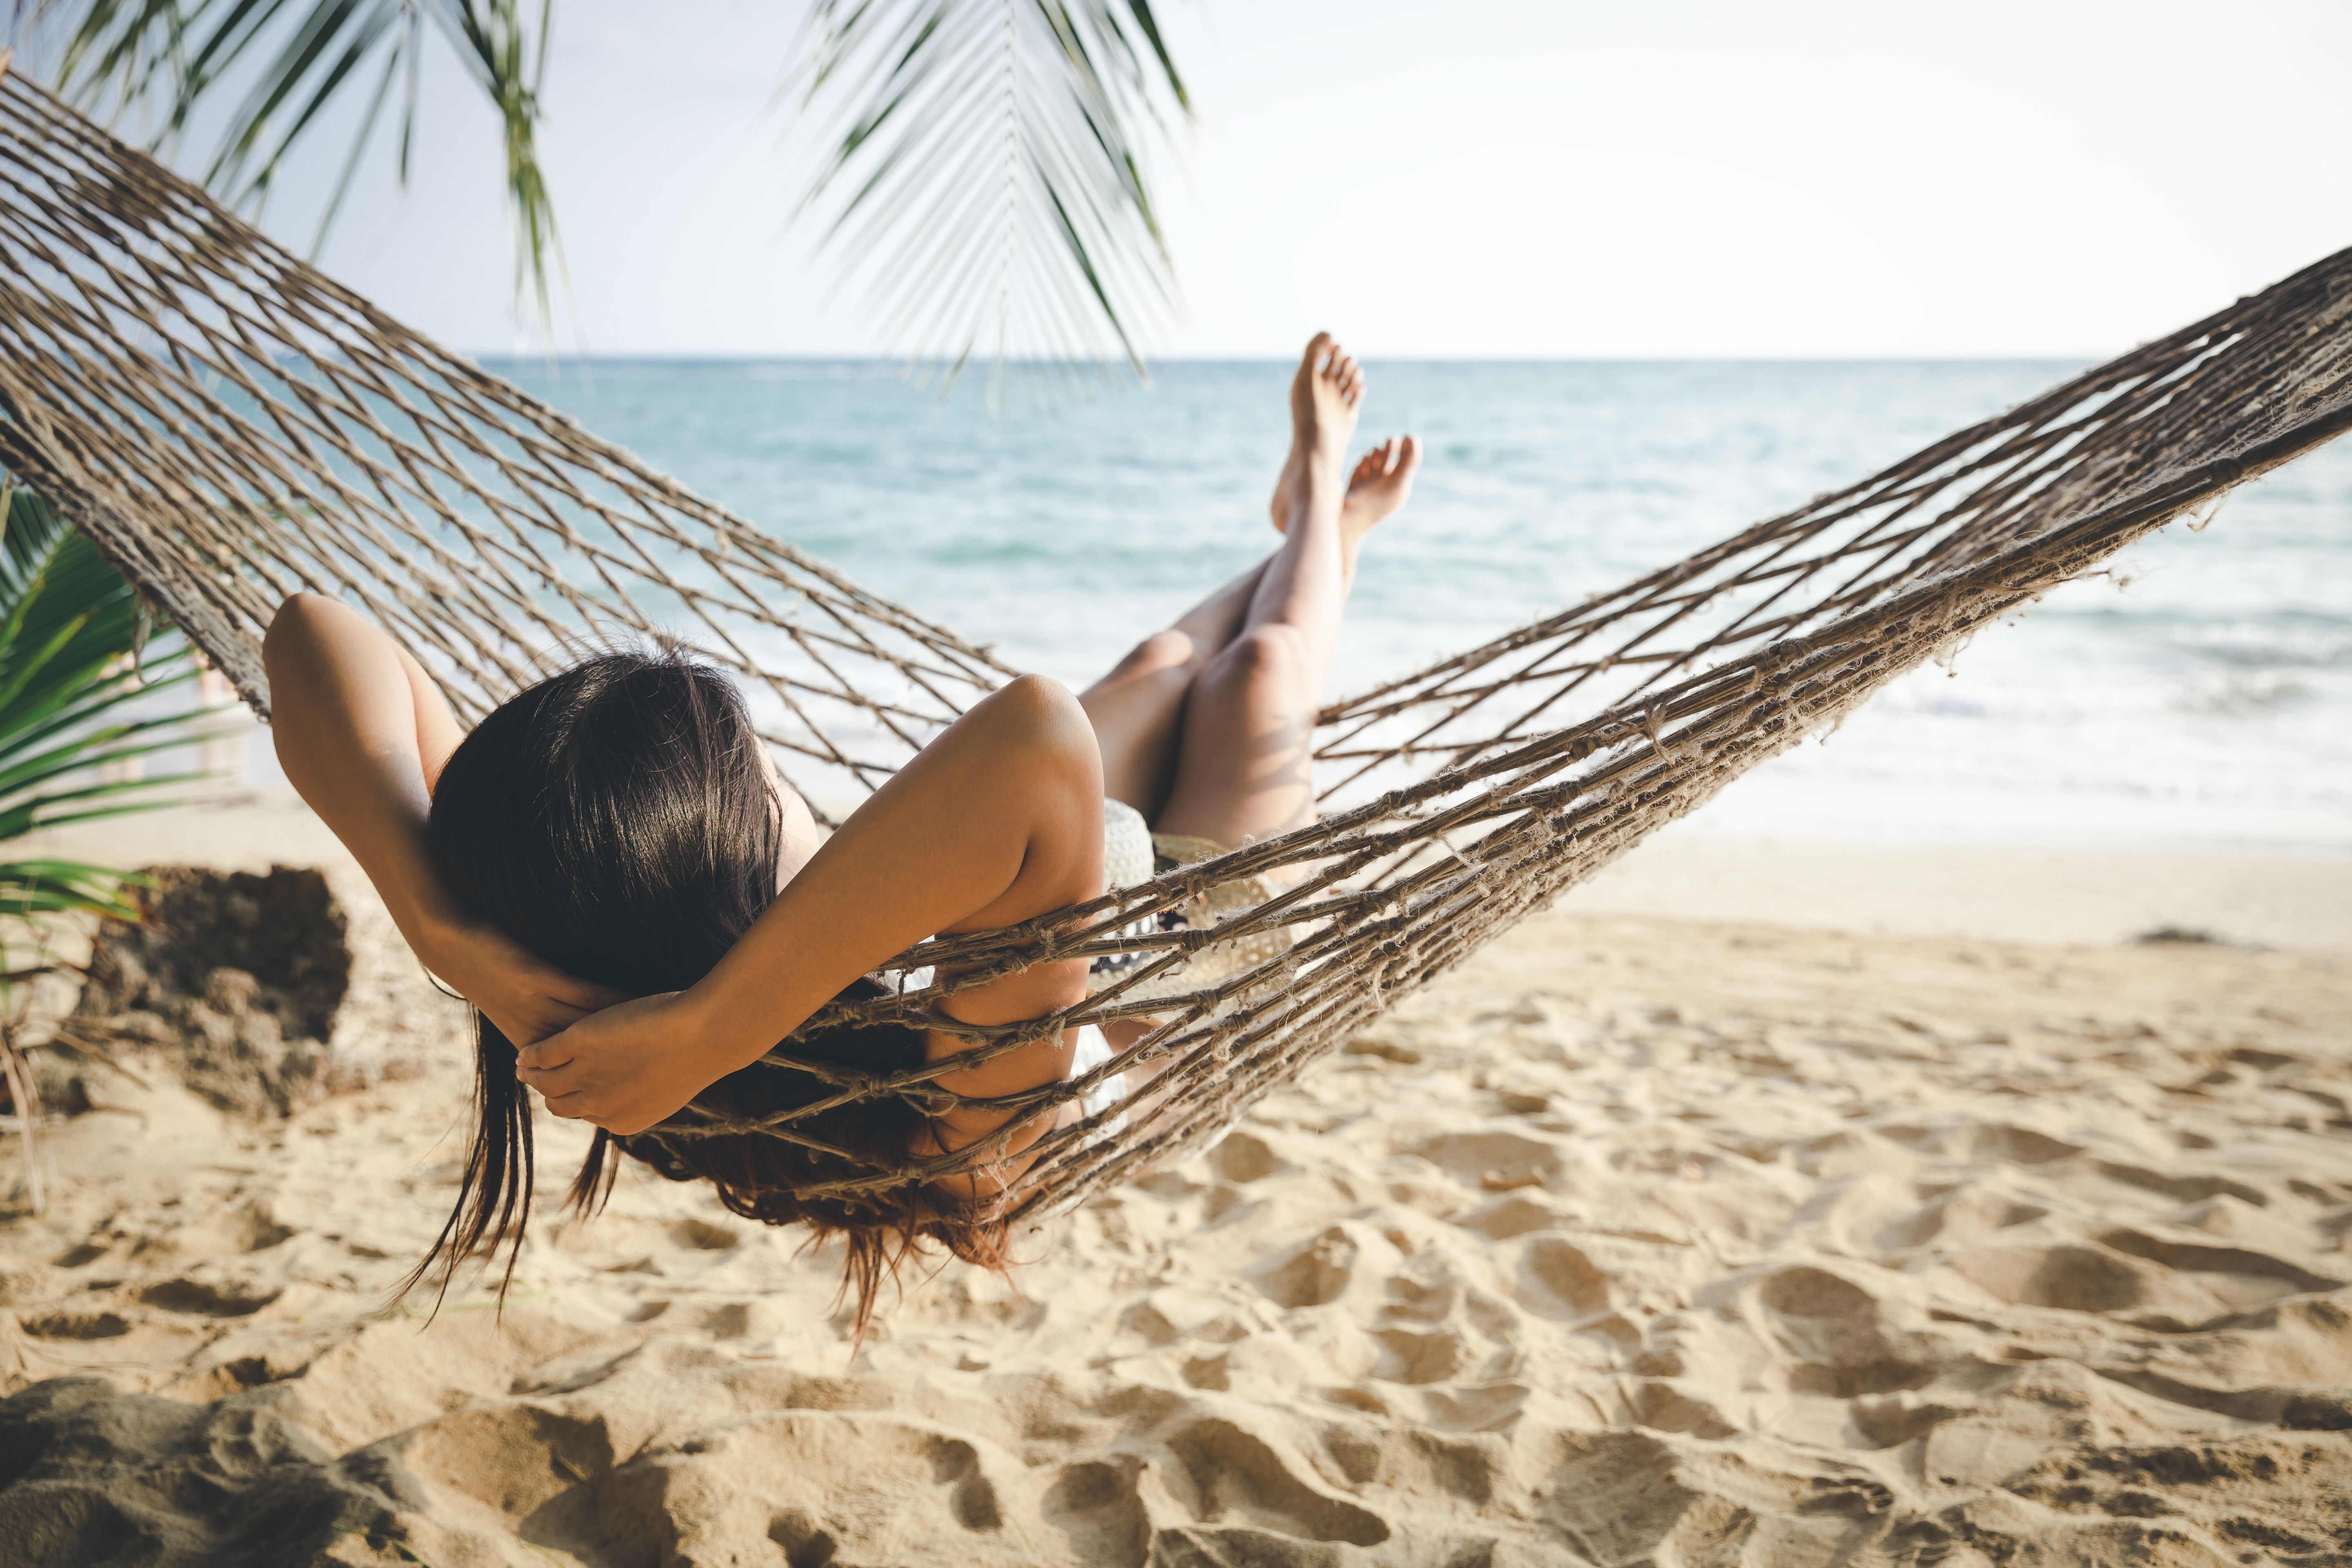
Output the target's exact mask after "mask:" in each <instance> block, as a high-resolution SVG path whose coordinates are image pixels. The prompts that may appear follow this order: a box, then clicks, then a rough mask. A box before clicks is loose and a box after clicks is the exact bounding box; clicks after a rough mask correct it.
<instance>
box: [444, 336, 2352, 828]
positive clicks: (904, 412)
mask: <svg viewBox="0 0 2352 1568" xmlns="http://www.w3.org/2000/svg"><path fill="white" fill-rule="evenodd" d="M488 368H491V369H493V370H495V371H497V372H498V373H499V374H506V375H509V376H510V377H511V378H512V379H514V380H516V381H518V382H520V384H523V385H524V386H526V387H528V388H529V389H530V391H532V392H533V393H535V394H536V395H540V396H542V397H544V398H546V399H547V400H548V401H549V402H551V403H552V404H554V405H557V406H558V407H561V408H562V409H564V410H566V411H567V412H570V413H572V414H573V415H575V416H578V417H579V418H580V419H581V421H582V422H583V424H585V425H586V426H588V427H589V428H591V429H593V430H594V431H596V432H597V433H598V434H600V435H602V436H604V437H607V438H609V439H612V440H614V441H617V442H619V443H620V444H622V445H623V446H625V447H631V448H633V449H634V450H635V451H636V452H637V453H639V454H640V455H641V456H643V457H644V458H646V459H647V460H648V461H649V462H650V463H652V464H653V465H654V466H655V467H656V468H662V469H665V470H667V472H669V473H671V474H673V475H674V476H676V477H677V479H680V480H681V481H683V482H684V483H685V484H687V485H688V487H690V488H691V489H696V490H698V491H700V492H701V493H703V494H705V495H708V496H709V497H711V498H713V499H715V500H719V501H721V502H723V503H724V504H726V505H727V506H729V507H730V508H732V509H733V510H736V511H738V512H740V513H741V514H742V515H744V516H746V517H748V518H750V519H751V520H752V521H755V522H757V523H759V524H761V526H762V527H764V528H767V529H768V530H770V531H772V532H774V533H776V534H777V535H779V536H781V537H782V538H785V539H788V540H791V541H792V542H795V543H797V544H799V545H801V546H803V548H805V549H807V550H809V551H811V552H814V553H815V554H817V555H818V556H820V557H823V558H824V559H825V560H827V561H829V562H831V563H834V564H835V565H837V566H839V567H840V568H842V569H843V570H845V572H846V573H848V574H849V575H851V576H852V577H854V578H856V579H857V580H858V581H860V582H862V583H863V584H866V586H868V587H870V588H872V589H874V590H875V591H877V592H878V593H881V594H883V595H887V596H889V597H891V598H894V599H897V600H898V601H900V602H901V603H904V604H906V605H909V606H911V607H913V608H915V609H917V610H919V611H921V612H923V613H925V614H927V615H929V616H933V617H935V618H937V619H940V620H942V621H944V622H946V623H947V624H949V625H950V626H955V627H956V628H957V629H959V630H960V631H961V632H963V633H964V634H965V635H966V636H968V637H973V638H974V639H976V640H979V641H982V642H994V643H997V644H999V645H1001V651H1002V653H1003V656H1004V657H1005V658H1007V659H1008V660H1009V661H1010V662H1012V663H1013V664H1015V665H1017V666H1020V667H1023V668H1034V669H1041V670H1044V671H1045V672H1046V673H1048V674H1052V675H1055V676H1057V677H1059V678H1061V679H1065V680H1067V681H1070V682H1071V683H1073V684H1082V683H1083V682H1084V681H1086V680H1087V679H1090V678H1091V677H1092V676H1093V674H1095V673H1096V672H1097V671H1098V670H1099V669H1100V668H1102V667H1103V666H1105V665H1107V664H1108V662H1109V661H1110V660H1111V659H1112V658H1116V657H1117V655H1118V653H1119V652H1120V651H1121V650H1122V649H1123V648H1124V647H1126V646H1127V645H1128V644H1129V643H1130V642H1132V641H1133V640H1134V639H1135V638H1136V637H1139V636H1140V635H1142V634H1143V633H1145V632H1148V631H1150V630H1151V629H1153V628H1154V627H1156V626H1160V625H1161V624H1163V623H1164V622H1165V621H1166V620H1167V619H1168V618H1170V617H1171V616H1173V615H1174V614H1176V613H1177V612H1178V611H1180V610H1181V609H1182V608H1183V607H1184V605H1187V604H1188V603H1190V602H1191V600H1192V598H1194V597H1195V596H1197V595H1199V594H1200V593H1202V591H1204V590H1205V589H1207V588H1208V587H1210V586H1212V585H1213V584H1215V583H1216V582H1218V581H1221V580H1222V579H1223V578H1224V577H1225V576H1228V575H1230V574H1233V573H1234V572H1237V571H1240V570H1242V569H1243V568H1244V567H1245V566H1247V565H1248V564H1249V563H1251V562H1253V561H1254V560H1255V559H1256V558H1257V556H1258V555H1259V554H1261V553H1263V552H1265V550H1266V549H1267V548H1268V547H1269V546H1270V545H1271V543H1272V542H1273V536H1272V534H1271V532H1270V531H1269V527H1268V523H1267V518H1266V506H1265V502H1266V494H1267V490H1268V489H1269V487H1270V486H1271V483H1272V480H1273V478H1274V475H1275V472H1276V468H1278V466H1279V464H1280V462H1281V459H1282V455H1283V451H1284V448H1285V447H1286V443H1287V439H1288V432H1287V426H1286V419H1285V415H1284V401H1283V399H1284V388H1285V385H1286V381H1287V379H1288V375H1289V371H1290V367H1289V366H1288V365H1286V364H1282V363H1231V364H1214V363H1180V364H1171V365H1166V366H1162V367H1160V370H1159V372H1158V373H1157V378H1156V382H1155V384H1153V385H1152V386H1151V387H1150V388H1149V389H1147V390H1142V391H1131V392H1123V393H1109V394H1105V395H1098V396H1095V397H1091V398H1071V399H1068V400H1066V401H1064V402H1062V403H1061V404H1059V405H1055V406H1050V407H1049V406H1030V407H1016V408H1015V409H1013V410H1012V411H1010V412H1007V413H1003V414H992V413H991V412H989V411H988V410H987V409H986V408H985V407H984V406H982V400H981V399H980V398H979V397H978V396H977V395H969V394H967V395H958V396H957V397H955V398H953V399H950V400H948V401H944V402H943V401H941V400H940V398H938V397H937V396H935V395H926V394H923V393H919V392H917V391H915V390H913V389H912V388H910V387H909V386H908V385H907V384H904V383H902V382H901V381H900V380H898V377H897V376H896V375H894V374H892V373H891V372H890V371H889V370H887V368H881V367H876V366H873V365H869V364H864V363H857V364H842V363H814V362H781V363H777V362H717V363H713V362H689V363H667V362H650V361H603V362H598V363H594V364H593V365H592V366H589V367H586V368H584V369H583V368H581V367H577V366H566V367H564V368H563V369H562V371H561V372H560V373H558V374H550V372H549V370H548V368H547V367H546V366H545V365H544V364H542V363H506V364H494V365H491V366H489V367H488ZM2078 368H2079V366H2078V365H2076V364H2074V363H2051V362H2041V363H2033V362H2023V363H2007V362H1968V363H1712V364H1710V363H1626V364H1609V363H1458V364H1457V363H1395V364H1374V365H1373V366H1371V374H1372V385H1371V390H1370V397H1369V401H1368V403H1367V405H1366V412H1365V416H1364V420H1363V424H1362V426H1361V429H1360V445H1369V444H1370V442H1371V441H1373V440H1377V439H1378V438H1379V437H1381V436H1383V435H1386V434H1390V433H1392V432H1397V431H1402V430H1411V431H1413V432H1415V433H1416V434H1418V435H1419V436H1420V437H1422V439H1423V442H1424V443H1425V445H1426V447H1427V451H1428V458H1427V462H1426V465H1425V467H1424V468H1423V477H1422V479H1421V481H1420V484H1419V486H1418V488H1417V489H1416V490H1415V493H1414V497H1413V500H1412V505H1411V506H1410V507H1408V508H1407V509H1406V510H1405V511H1404V512H1402V514H1400V515H1399V516H1398V517H1397V518H1395V519H1394V520H1392V521H1391V522H1389V523H1388V524H1386V525H1384V526H1383V527H1382V529H1381V531H1380V532H1379V533H1378V534H1376V535H1375V536H1374V538H1373V539H1372V541H1371V542H1370V544H1369V545H1368V547H1367V549H1366V551H1365V553H1364V557H1363V563H1362V568H1361V572H1360V577H1359V580H1358V584H1357V588H1356V594H1355V598H1354V600H1353V603H1352V605H1351V606H1350V621H1349V627H1348V631H1347V634H1346V637H1345V639H1344V641H1343V644H1342V647H1341V652H1340V658H1339V668H1338V669H1337V670H1336V671H1335V674H1334V678H1333V691H1334V694H1335V695H1338V694H1343V693H1345V692H1347V691H1349V690H1352V689H1357V688H1360V687H1362V686H1365V685H1369V684H1370V683H1372V682H1373V681H1375V680H1376V679H1381V678H1383V677H1386V676H1388V675H1391V674H1395V673H1399V672H1401V671H1402V670H1405V669H1408V668H1412V667H1413V666H1414V665H1416V664H1418V663H1420V662H1422V661H1423V660H1424V659H1426V658H1430V657H1431V656H1433V655H1435V654H1439V653H1443V652H1448V651H1453V650H1455V649H1459V648H1463V647H1470V646H1473V645H1475V644H1476V643H1479V642H1482V641H1484V640H1486V638H1487V637H1491V636H1493V635H1494V634H1495V633H1496V632H1497V631H1499V630H1502V629H1504V628H1507V627H1508V626H1512V625H1514V624H1517V623H1518V622H1521V621H1525V620H1527V619H1528V618H1530V617H1533V616H1538V615H1542V614H1546V613H1549V612H1550V611H1552V610H1555V609H1558V608H1559V607H1560V606H1561V605H1565V604H1568V603H1570V602H1572V601H1575V600H1578V599H1580V598H1582V597H1583V596H1584V595H1587V594H1589V593H1591V591H1593V590H1594V589H1596V588H1600V587H1603V586H1607V585H1610V584H1614V583H1617V582H1619V581H1622V580H1623V579H1624V578H1626V577H1629V576H1631V575H1633V574H1636V573H1639V572H1641V571H1643V570H1646V569H1648V568H1650V567H1653V566H1655V565H1658V564H1660V563H1664V562H1667V561H1671V560H1673V559H1675V558H1677V557H1680V556H1682V555H1683V554H1685V553H1686V552H1689V551H1690V550H1692V549H1693V548H1695V547H1696V546H1698V545H1701V544H1703V543H1706V542H1708V541H1711V540H1714V539H1717V538H1719V537H1721V536H1723V535H1725V534H1727V533H1729V532H1731V531H1734V530H1736V529H1738V528H1739V527H1741V526H1743V525H1745V524H1747V523H1748V522H1751V521H1755V520H1757V519H1759V518H1761V517H1765V516H1769V515H1770V514H1772V513H1775V512H1778V511H1781V510H1786V509H1787V508H1789V507H1790V506H1793V505H1796V504H1799V503H1801V502H1802V501H1803V500H1806V499H1807V498H1809V497H1811V496H1812V495H1814V494H1816V493H1818V492H1820V491H1822V490H1824V489H1832V488H1838V487H1842V486H1843V485H1845V484H1847V483H1850V482H1852V481H1853V480H1854V479H1859V478H1862V477H1863V476H1864V475H1866V474H1868V473H1871V472H1873V471H1874V470H1875V469H1877V468H1881V467H1883V466H1885V464H1886V463H1888V462H1890V461H1892V460H1894V459H1895V458H1900V457H1902V456H1903V455H1905V454H1906V453H1908V452H1910V451H1912V450H1914V449H1916V448H1917V447H1921V446H1924V445H1925V444H1927V442H1928V441H1930V440H1933V439H1934V438H1936V437H1939V436H1942V435H1944V434H1946V433H1947V432H1948V431H1950V430H1952V429H1954V428H1957V427H1958V426H1963V425H1966V424H1968V423H1970V422H1972V421H1974V420H1976V419H1979V418H1982V417H1984V416H1986V415H1988V414H1990V413H1994V412H1997V411H1998V410H2000V409H2001V408H2003V407H2006V406H2008V405H2011V404H2014V403H2016V402H2018V401H2019V400H2021V399H2022V398H2024V397H2026V396H2028V395H2032V394H2033V393H2035V392H2038V391H2040V390H2041V389H2042V388H2043V387H2045V386H2048V385H2049V384H2052V383H2053V382H2056V381H2058V380H2060V379H2062V378H2063V376H2065V375H2066V374H2070V373H2071V372H2073V371H2074V370H2076V369H2078ZM973 390H975V391H976V389H973ZM2115 576H2116V577H2122V578H2128V580H2129V581H2128V584H2127V585H2126V586H2124V587H2122V588H2118V587H2117V585H2116V582H2115V581H2114V580H2111V579H2110V580H2095V581H2092V582H2089V583H2084V584H2072V585H2069V586H2068V587H2066V588H2064V589H2062V590H2060V591H2059V592H2057V593H2055V594H2053V595H2050V596H2049V597H2048V598H2047V599H2045V600H2044V601H2043V603H2042V605H2039V606H2038V607H2037V608H2036V609H2035V610H2034V612H2033V613H2032V615H2031V616H2029V617H2027V618H2026V619H2025V620H2024V621H2023V623H2022V624H2021V625H2018V626H2013V627H2004V628H2000V629H1999V630H1997V631H1992V632H1988V633H1987V634H1985V635H1984V636H1982V637H1979V638H1978V639H1977V641H1976V642H1975V643H1974V644H1973V645H1972V646H1971V647H1969V649H1968V650H1967V651H1966V652H1964V653H1963V654H1962V655H1961V656H1960V658H1958V661H1957V664H1956V667H1955V671H1954V673H1952V674H1950V675H1948V674H1947V673H1946V672H1945V671H1944V670H1942V669H1940V668H1933V669H1929V670H1925V671H1922V672H1920V673H1918V674H1916V675H1914V676H1911V677H1908V678H1906V679H1904V680H1902V681H1899V682H1897V683H1896V684H1895V686H1894V687H1892V688H1891V689H1889V690H1887V691H1886V692H1885V693H1884V694H1883V695H1882V696H1881V697H1880V698H1879V699H1878V700H1876V701H1875V702H1874V703H1873V704H1872V706H1871V707H1870V708H1869V709H1868V710H1865V711H1864V713H1863V714H1861V715H1859V716H1857V717H1856V718H1854V719H1853V720H1852V721H1849V722H1848V723H1847V725H1846V726H1845V727H1844V728H1843V730H1842V731H1840V732H1839V733H1838V734H1837V735H1836V736H1835V737H1834V738H1833V739H1832V741H1831V742H1828V743H1827V744H1825V745H1822V746H1819V747H1813V746H1808V747H1806V748H1804V749H1803V750H1802V751H1801V752H1797V753H1793V754H1791V755H1790V756H1789V757H1787V758H1784V759H1781V760H1780V761H1778V762H1776V763H1771V764H1769V765H1768V766H1767V767H1766V768H1765V769H1762V770H1759V776H1758V778H1757V779H1756V780H1754V781H1752V784H1743V785H1742V786H1740V787H1739V788H1738V789H1737V790H1735V791H1733V792H1731V793H1730V794H1729V795H1727V796H1726V797H1725V799H1724V801H1723V802H1720V803H1718V805H1717V806H1715V807H1711V808H1710V809H1709V812H1708V813H1707V814H1706V818H1708V819H1713V820H1717V821H1720V822H1725V823H1730V824H1734V825H1736V826H1738V828H1739V829H1740V830H1742V831H1770V832H1788V833H1797V834H1807V833H1821V832H1833V833H1840V834H1851V833H1853V832H1858V831H1861V832H1886V833H1895V834H1903V835H1908V836H1914V837H1916V836H1928V837H1950V836H1953V835H1955V834H1958V835H1961V836H1969V835H1973V834H1978V833H1983V832H1997V833H1999V834H2000V836H2003V837H2016V836H2018V835H2019V834H2020V833H2021V832H2022V833H2026V834H2029V835H2031V834H2033V833H2035V832H2040V831H2046V832H2047V833H2050V834H2054V835H2056V836H2058V837H2072V836H2078V835H2085V834H2087V835H2090V836H2097V835H2099V834H2101V833H2111V832H2114V831H2116V830H2117V828H2118V824H2128V825H2134V826H2132V827H2131V830H2132V831H2133V832H2135V833H2138V834H2140V835H2142V836H2146V837H2158V838H2166V839H2185V840H2189V841H2199V842H2207V841H2226V842H2230V843H2240V844H2243V843H2260V844H2271V845H2280V846H2288V845H2293V846H2302V847H2335V848H2352V443H2344V444H2341V445H2339V446H2338V447H2335V448H2331V449H2328V450H2326V451H2322V452H2320V453H2318V454H2316V455H2315V456H2314V457H2313V458H2306V459H2305V461H2304V462H2303V463H2301V464H2299V465H2297V466H2295V467H2294V468H2289V469H2286V470H2284V472H2282V473H2281V474H2279V475H2276V476H2273V478H2272V479H2268V480H2266V481H2264V482H2263V483H2262V484H2260V485H2257V486H2254V487H2250V488H2249V489H2245V490H2242V491H2241V492H2240V493H2239V494H2238V495H2237V496H2236V497H2234V498H2233V499H2232V500H2231V501H2230V503H2229V505H2228V507H2227V509H2226V510H2225V511H2224V512H2223V513H2222V515H2221V517H2220V519H2219V520H2218V521H2215V522H2214V523H2213V524H2212V525H2211V527H2210V529H2209V530H2208V531H2206V532H2204V533H2203V534H2201V535H2191V534H2189V532H2188V531H2186V530H2185V529H2183V528H2180V527H2178V526H2176V527H2175V528H2174V529H2172V530H2169V531H2167V532H2166V533H2165V534H2163V535H2160V536H2158V538H2156V539H2154V540H2152V541H2149V542H2147V543H2145V544H2143V545H2141V546H2138V547H2136V548H2135V549H2134V550H2133V551H2131V552H2128V554H2127V557H2126V561H2125V562H2124V563H2121V564H2119V565H2118V566H2117V568H2116V573H2115Z"/></svg>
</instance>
